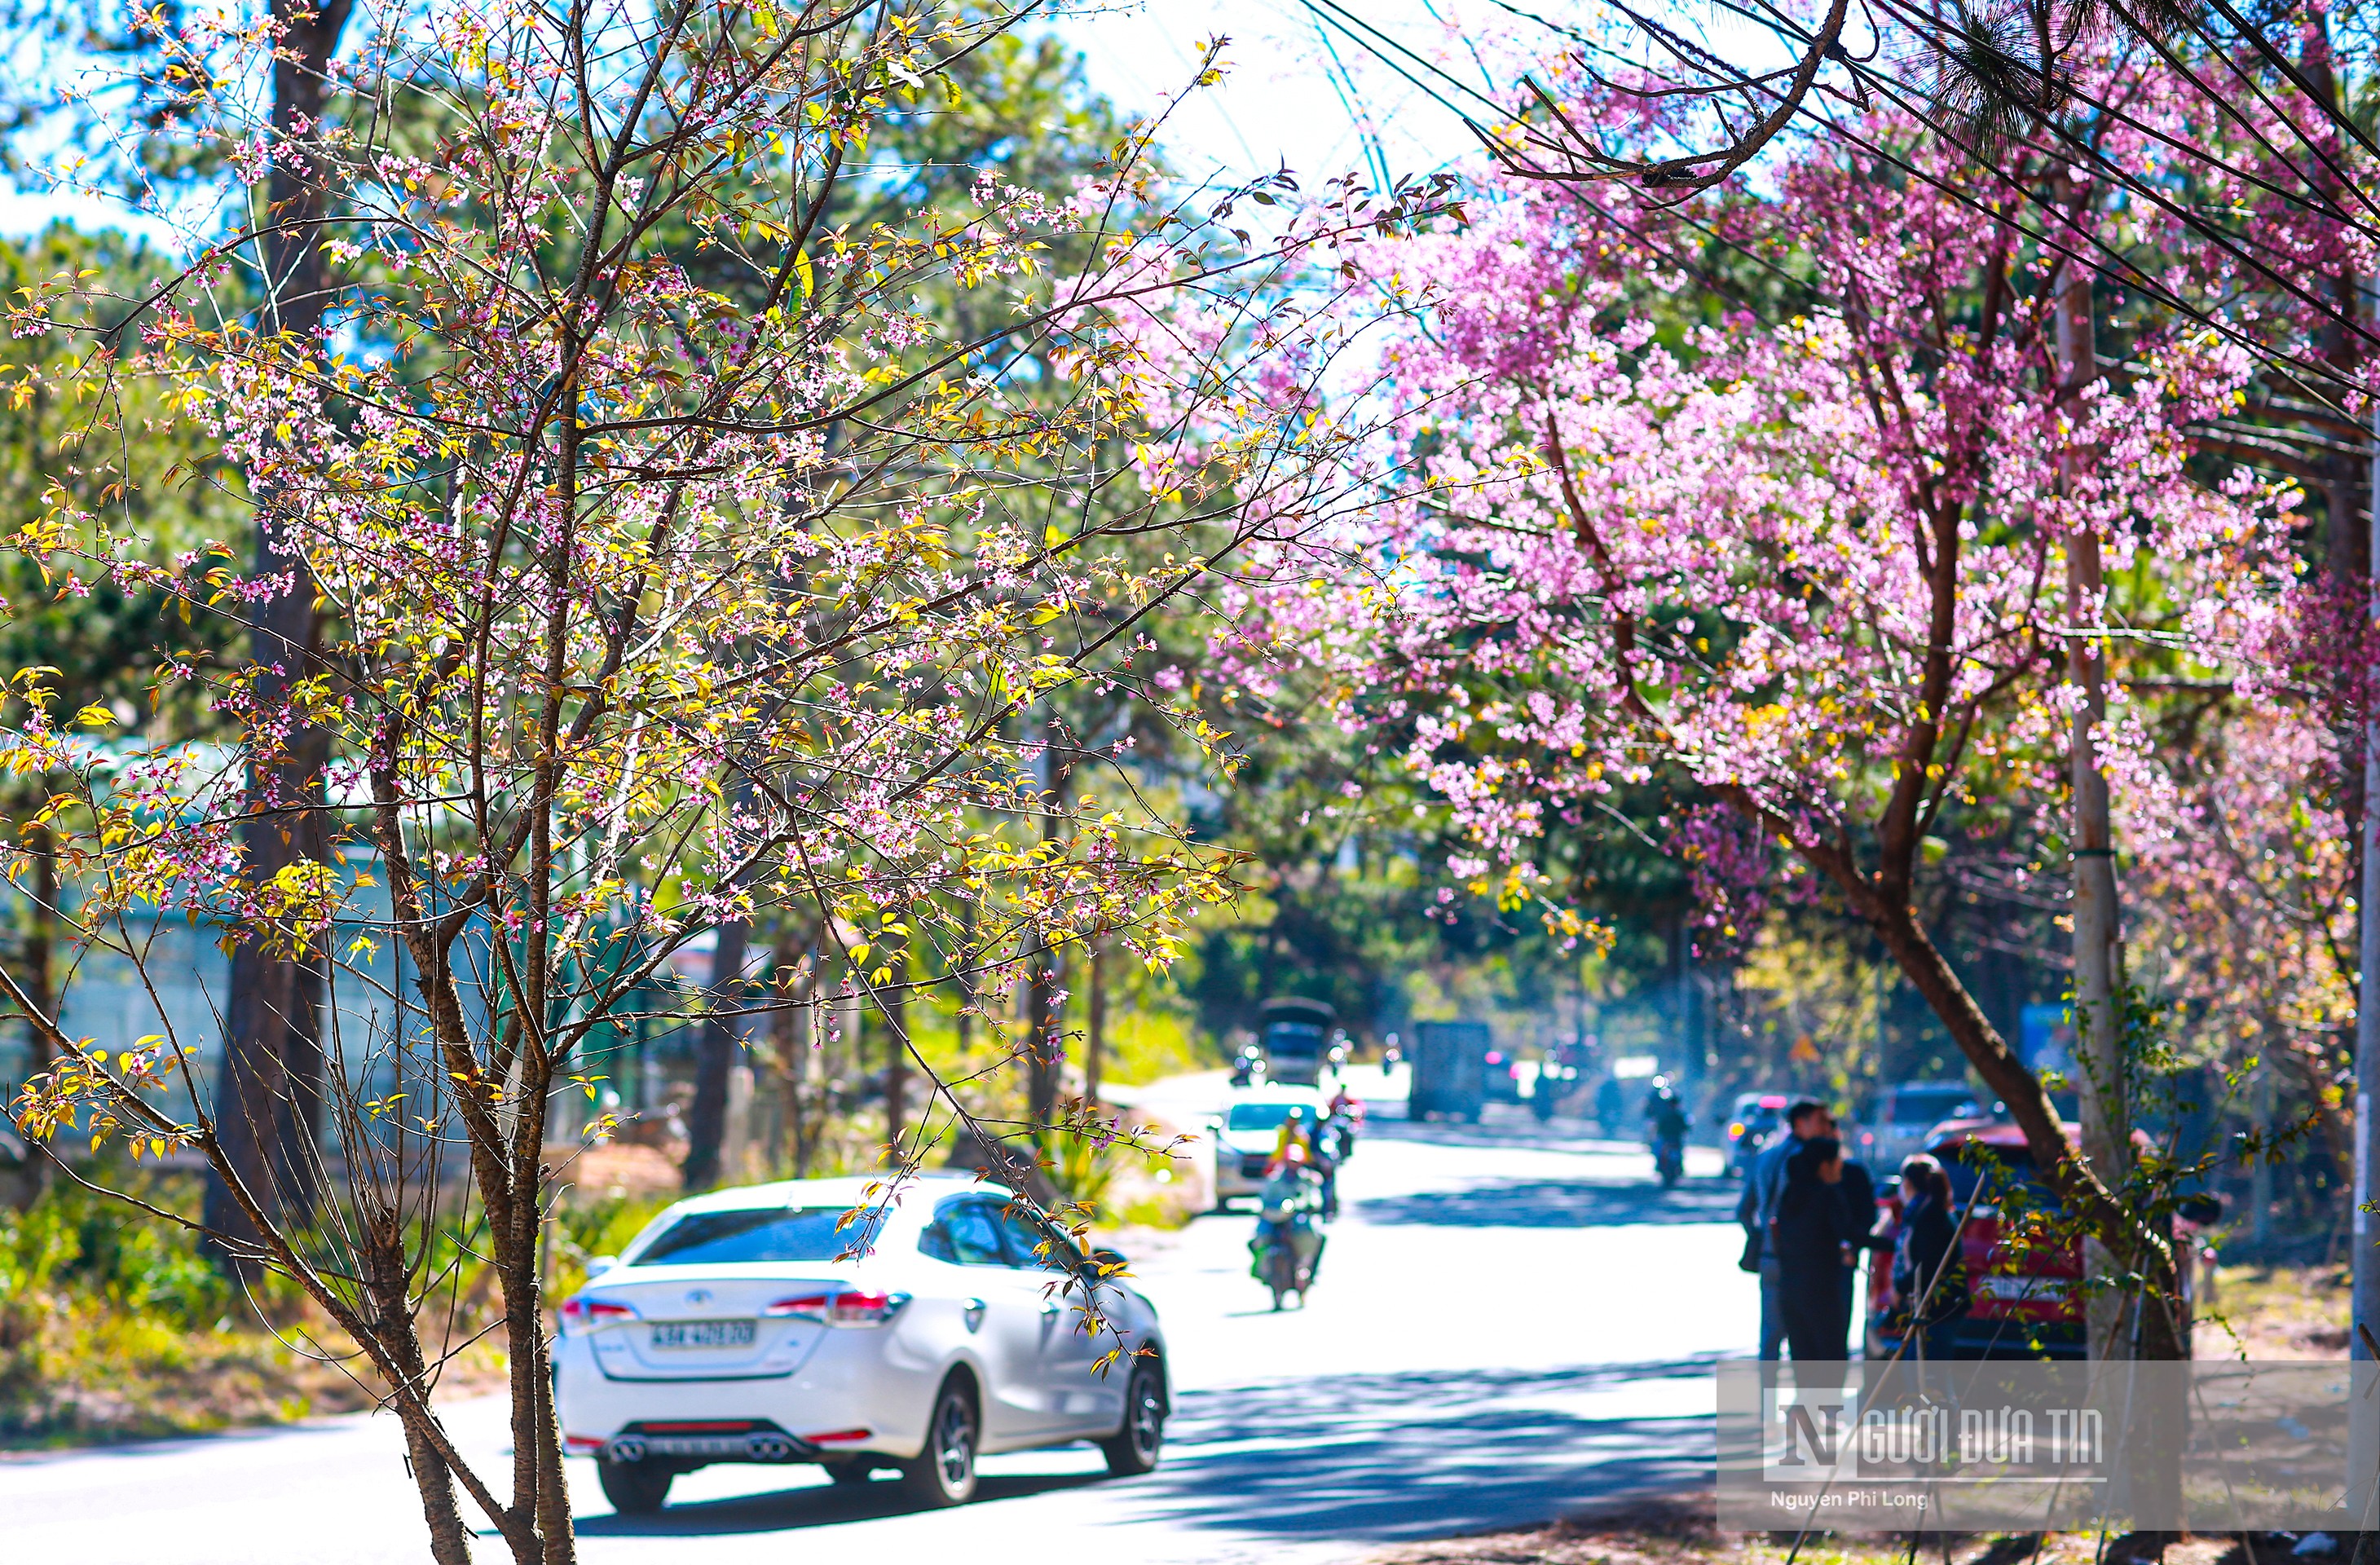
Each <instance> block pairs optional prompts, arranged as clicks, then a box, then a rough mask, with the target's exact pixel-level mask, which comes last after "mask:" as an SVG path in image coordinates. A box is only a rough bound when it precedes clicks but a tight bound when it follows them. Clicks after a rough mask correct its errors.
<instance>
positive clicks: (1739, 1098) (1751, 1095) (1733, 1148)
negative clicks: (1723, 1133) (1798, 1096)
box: [1727, 1092, 1791, 1179]
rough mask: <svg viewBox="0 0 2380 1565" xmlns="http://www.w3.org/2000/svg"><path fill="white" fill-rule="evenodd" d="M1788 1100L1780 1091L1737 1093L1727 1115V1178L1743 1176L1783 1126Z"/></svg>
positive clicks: (1740, 1177)
mask: <svg viewBox="0 0 2380 1565" xmlns="http://www.w3.org/2000/svg"><path fill="white" fill-rule="evenodd" d="M1790 1102H1791V1099H1790V1098H1787V1097H1786V1096H1785V1095H1784V1094H1783V1093H1781V1092H1743V1093H1738V1094H1737V1095H1736V1099H1735V1107H1734V1108H1732V1109H1730V1110H1728V1115H1727V1177H1728V1178H1730V1179H1742V1178H1743V1177H1744V1176H1745V1174H1747V1173H1748V1172H1750V1171H1751V1169H1752V1159H1755V1158H1757V1157H1759V1156H1760V1149H1761V1148H1762V1147H1764V1146H1767V1145H1768V1144H1769V1143H1770V1142H1771V1141H1774V1140H1775V1139H1776V1138H1777V1133H1778V1132H1779V1131H1780V1130H1782V1129H1783V1128H1784V1125H1785V1110H1786V1107H1787V1106H1788V1104H1789V1103H1790Z"/></svg>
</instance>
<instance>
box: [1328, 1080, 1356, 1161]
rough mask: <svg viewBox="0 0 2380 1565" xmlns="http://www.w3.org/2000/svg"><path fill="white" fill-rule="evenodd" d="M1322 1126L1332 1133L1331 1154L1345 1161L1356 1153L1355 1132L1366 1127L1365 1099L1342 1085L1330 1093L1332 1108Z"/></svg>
mask: <svg viewBox="0 0 2380 1565" xmlns="http://www.w3.org/2000/svg"><path fill="white" fill-rule="evenodd" d="M1322 1128H1323V1129H1324V1131H1326V1132H1327V1133H1329V1135H1330V1155H1331V1156H1332V1157H1333V1158H1335V1159H1338V1160H1339V1161H1340V1162H1342V1163H1343V1162H1345V1161H1346V1160H1347V1159H1350V1158H1352V1157H1354V1155H1355V1133H1356V1132H1357V1131H1359V1130H1361V1129H1363V1128H1364V1100H1363V1099H1362V1098H1357V1097H1356V1096H1355V1095H1354V1093H1352V1092H1350V1091H1348V1090H1347V1089H1346V1088H1345V1087H1343V1086H1342V1087H1341V1088H1340V1089H1339V1090H1338V1091H1336V1092H1334V1093H1332V1094H1331V1095H1330V1113H1329V1114H1328V1116H1327V1117H1326V1118H1325V1119H1324V1120H1323V1122H1322Z"/></svg>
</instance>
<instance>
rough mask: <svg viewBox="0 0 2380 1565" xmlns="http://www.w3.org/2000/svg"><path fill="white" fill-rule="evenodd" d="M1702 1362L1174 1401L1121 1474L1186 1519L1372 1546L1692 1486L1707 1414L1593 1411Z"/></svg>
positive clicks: (1678, 1378)
mask: <svg viewBox="0 0 2380 1565" xmlns="http://www.w3.org/2000/svg"><path fill="white" fill-rule="evenodd" d="M1712 1362H1713V1361H1711V1360H1709V1359H1695V1360H1690V1361H1686V1362H1682V1363H1675V1364H1657V1365H1596V1366H1594V1367H1591V1368H1577V1369H1560V1370H1544V1371H1521V1370H1442V1371H1416V1372H1413V1373H1407V1374H1398V1375H1371V1376H1356V1377H1340V1378H1336V1379H1330V1380H1318V1381H1312V1382H1303V1383H1298V1384H1294V1385H1286V1386H1280V1387H1256V1388H1242V1389H1233V1390H1223V1391H1203V1392H1188V1393H1185V1394H1184V1395H1183V1397H1182V1398H1181V1400H1180V1402H1179V1405H1178V1406H1177V1407H1176V1408H1175V1410H1174V1416H1173V1420H1172V1423H1171V1425H1169V1426H1168V1429H1167V1452H1166V1460H1165V1464H1164V1465H1163V1466H1161V1467H1160V1468H1159V1469H1158V1470H1157V1471H1156V1472H1155V1473H1153V1474H1149V1475H1148V1476H1147V1477H1146V1478H1137V1479H1135V1480H1133V1481H1132V1503H1133V1506H1134V1509H1135V1510H1136V1511H1138V1512H1139V1513H1141V1514H1143V1515H1145V1516H1149V1517H1164V1518H1167V1519H1170V1520H1171V1521H1172V1522H1174V1523H1176V1524H1179V1525H1184V1526H1195V1527H1216V1528H1245V1529H1249V1530H1253V1531H1260V1532H1264V1533H1269V1534H1272V1535H1282V1534H1288V1535H1320V1536H1330V1537H1339V1538H1347V1539H1363V1540H1383V1541H1385V1540H1392V1539H1399V1538H1411V1537H1443V1536H1448V1535H1456V1534H1460V1533H1463V1532H1465V1531H1468V1530H1475V1529H1477V1528H1480V1527H1486V1526H1489V1525H1497V1526H1508V1525H1514V1524H1518V1523H1520V1522H1521V1520H1522V1519H1524V1518H1528V1517H1536V1518H1538V1519H1542V1520H1551V1519H1553V1518H1556V1517H1559V1516H1562V1515H1564V1514H1567V1513H1569V1512H1570V1511H1572V1510H1576V1509H1577V1508H1578V1507H1580V1506H1581V1505H1584V1504H1587V1503H1590V1502H1593V1501H1597V1500H1605V1499H1610V1498H1618V1497H1621V1496H1624V1495H1630V1494H1634V1493H1639V1492H1643V1491H1647V1490H1653V1489H1672V1488H1677V1487H1680V1486H1694V1485H1705V1486H1706V1485H1708V1484H1709V1482H1710V1477H1711V1464H1712V1462H1713V1460H1714V1459H1713V1454H1712V1448H1711V1417H1710V1414H1709V1413H1708V1412H1706V1411H1697V1412H1695V1413H1692V1414H1688V1415H1682V1416H1677V1417H1613V1416H1603V1415H1600V1414H1601V1413H1602V1412H1603V1410H1604V1409H1606V1408H1609V1407H1610V1406H1611V1405H1612V1404H1613V1403H1614V1402H1615V1401H1625V1400H1628V1398H1629V1395H1630V1392H1631V1391H1632V1390H1633V1392H1634V1394H1635V1395H1636V1396H1638V1397H1642V1396H1643V1395H1644V1389H1643V1388H1644V1386H1645V1382H1648V1381H1652V1382H1661V1381H1668V1382H1682V1381H1707V1379H1708V1377H1709V1376H1710V1374H1711V1365H1712ZM1676 1400H1677V1399H1676V1398H1675V1397H1673V1396H1671V1397H1660V1398H1658V1401H1659V1402H1662V1403H1667V1404H1669V1405H1672V1406H1673V1405H1675V1403H1676Z"/></svg>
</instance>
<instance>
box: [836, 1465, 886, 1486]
mask: <svg viewBox="0 0 2380 1565" xmlns="http://www.w3.org/2000/svg"><path fill="white" fill-rule="evenodd" d="M826 1475H827V1476H828V1477H829V1478H831V1479H832V1480H834V1484H835V1486H836V1487H837V1488H854V1487H856V1486H859V1485H861V1484H865V1483H868V1481H870V1480H871V1479H873V1478H874V1477H875V1476H876V1469H875V1468H873V1467H871V1466H869V1465H868V1463H867V1462H828V1463H827V1464H826Z"/></svg>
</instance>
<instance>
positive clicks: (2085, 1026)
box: [2057, 185, 2132, 1359]
mask: <svg viewBox="0 0 2380 1565" xmlns="http://www.w3.org/2000/svg"><path fill="white" fill-rule="evenodd" d="M2088 199H2089V198H2088V193H2087V190H2086V188H2083V187H2081V186H2079V185H2078V186H2075V187H2072V188H2070V201H2071V204H2070V207H2069V211H2070V212H2072V213H2073V214H2074V216H2075V218H2076V221H2077V226H2078V228H2079V226H2080V222H2081V218H2082V215H2083V211H2084V209H2085V205H2086V203H2087V201H2088ZM2077 248H2078V249H2079V246H2078V247H2077ZM2061 275H2062V277H2063V284H2062V285H2061V287H2060V289H2059V292H2058V304H2057V309H2058V363H2059V365H2060V366H2061V367H2062V369H2063V370H2064V372H2065V381H2064V384H2063V385H2062V386H2061V387H2060V388H2059V397H2058V400H2059V401H2060V402H2061V403H2062V404H2064V406H2065V408H2066V411H2067V415H2068V418H2069V419H2070V424H2071V428H2072V430H2073V431H2074V432H2073V433H2072V434H2071V435H2070V437H2069V439H2068V441H2067V445H2066V452H2065V455H2063V456H2062V457H2061V458H2060V463H2059V465H2060V467H2061V468H2062V469H2063V479H2064V487H2065V490H2066V492H2067V494H2068V495H2069V496H2070V497H2076V496H2079V494H2080V492H2081V490H2082V484H2083V478H2084V476H2085V475H2086V474H2087V472H2088V468H2089V462H2090V455H2089V452H2088V449H2087V448H2086V447H2085V446H2084V444H2083V439H2082V434H2081V430H2082V425H2083V418H2084V416H2085V411H2086V409H2085V405H2084V401H2083V392H2084V390H2085V389H2086V388H2087V387H2089V386H2090V385H2091V383H2092V382H2094V381H2095V380H2097V379H2098V373H2099V364H2098V349H2097V342H2096V334H2095V323H2094V321H2093V318H2092V307H2091V273H2090V270H2089V269H2088V268H2086V267H2085V266H2083V264H2082V262H2081V261H2079V260H2077V259H2073V258H2069V259H2068V261H2066V263H2065V266H2064V270H2063V272H2062V273H2061ZM2102 588H2103V578H2102V576H2101V572H2100V562H2099V535H2098V534H2097V533H2096V532H2095V531H2093V530H2091V528H2089V527H2087V526H2084V525H2081V524H2080V523H2070V527H2069V530H2068V532H2067V535H2066V622H2067V632H2066V678H2067V683H2068V684H2069V685H2070V686H2072V687H2073V690H2074V692H2075V695H2076V699H2075V701H2074V717H2073V726H2072V736H2071V738H2070V742H2069V745H2068V751H2069V759H2070V763H2071V765H2072V768H2073V774H2072V777H2073V788H2074V825H2073V856H2074V896H2073V901H2072V903H2071V904H2070V905H2071V907H2072V909H2073V917H2074V1034H2075V1043H2076V1047H2075V1056H2076V1063H2077V1064H2079V1065H2080V1066H2081V1067H2082V1068H2083V1082H2082V1089H2083V1090H2082V1098H2083V1157H2084V1158H2085V1159H2088V1160H2089V1162H2090V1164H2091V1167H2092V1169H2093V1171H2095V1172H2096V1173H2097V1174H2098V1176H2099V1179H2100V1182H2101V1183H2104V1184H2105V1185H2106V1186H2107V1188H2108V1189H2110V1190H2119V1189H2121V1188H2122V1187H2123V1185H2124V1182H2125V1175H2126V1173H2127V1171H2129V1169H2130V1167H2131V1150H2132V1146H2131V1113H2130V1110H2129V1105H2128V1104H2127V1102H2126V1100H2125V1092H2124V1037H2123V1026H2122V1018H2121V1017H2120V1016H2119V1014H2118V1013H2117V1008H2116V991H2117V989H2118V987H2119V984H2120V983H2121V981H2122V979H2121V969H2122V950H2121V946H2120V941H2121V939H2122V937H2121V934H2120V932H2119V925H2118V919H2117V903H2116V849H2115V833H2114V829H2113V827H2112V825H2111V824H2110V821H2109V811H2108V800H2107V773H2106V772H2105V771H2103V770H2100V767H2099V751H2098V736H2097V730H2098V727H2099V725H2100V724H2101V723H2102V722H2106V721H2107V652H2106V644H2105V640H2104V638H2103V637H2097V636H2094V635H2091V634H2089V633H2088V631H2087V628H2086V627H2088V626H2092V625H2097V624H2099V623H2100V622H2101V620H2102V619H2103V618H2104V617H2105V615H2106V613H2107V610H2106V605H2105V603H2104V602H2103V601H2102ZM2083 1248H2084V1270H2085V1271H2086V1272H2087V1273H2088V1274H2089V1275H2091V1276H2094V1277H2107V1276H2109V1275H2113V1274H2116V1273H2119V1272H2122V1271H2129V1270H2130V1269H2131V1268H2129V1267H2126V1266H2123V1265H2122V1264H2121V1262H2120V1260H2119V1257H2117V1256H2111V1255H2110V1254H2108V1252H2107V1248H2106V1246H2105V1245H2103V1244H2100V1243H2099V1241H2098V1240H2097V1239H2096V1238H2095V1237H2094V1238H2089V1239H2086V1240H2085V1241H2084V1246H2083ZM2129 1302H2130V1301H2129V1300H2128V1299H2127V1298H2126V1297H2125V1296H2124V1295H2123V1294H2121V1293H2119V1292H2114V1291H2112V1290H2108V1289H2105V1288H2095V1289H2093V1290H2092V1291H2091V1293H2090V1297H2089V1303H2088V1305H2087V1309H2086V1315H2087V1319H2088V1328H2089V1332H2090V1342H2089V1348H2090V1353H2091V1356H2092V1357H2094V1358H2114V1359H2122V1358H2130V1357H2131V1356H2132V1353H2131V1337H2132V1334H2131V1331H2130V1330H2129V1329H2128V1327H2129V1325H2130V1319H2129V1316H2130V1312H2129V1311H2128V1310H2127V1309H2126V1307H2125V1306H2126V1304H2128V1303H2129Z"/></svg>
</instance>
